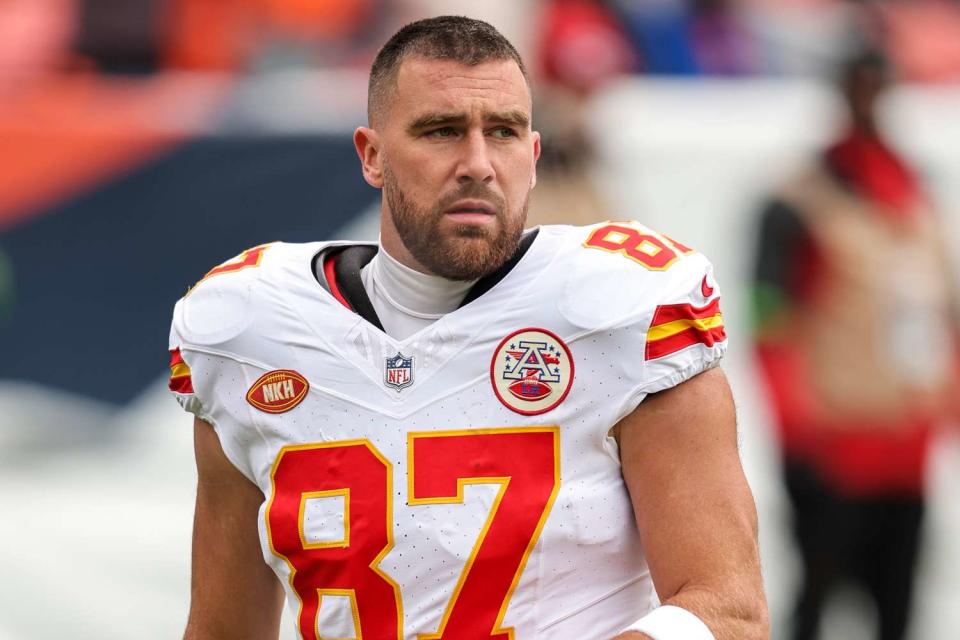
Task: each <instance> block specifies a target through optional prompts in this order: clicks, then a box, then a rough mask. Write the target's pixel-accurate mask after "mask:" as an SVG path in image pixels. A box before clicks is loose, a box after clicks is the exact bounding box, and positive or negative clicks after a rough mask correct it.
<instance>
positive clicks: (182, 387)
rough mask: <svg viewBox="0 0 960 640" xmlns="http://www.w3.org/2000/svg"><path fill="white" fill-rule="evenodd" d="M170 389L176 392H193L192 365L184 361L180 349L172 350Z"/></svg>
mask: <svg viewBox="0 0 960 640" xmlns="http://www.w3.org/2000/svg"><path fill="white" fill-rule="evenodd" d="M169 387H170V391H173V392H175V393H193V379H192V378H191V377H190V367H188V366H187V363H186V362H184V361H183V356H181V355H180V349H173V350H171V351H170V384H169Z"/></svg>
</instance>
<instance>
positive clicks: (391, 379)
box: [383, 351, 413, 393]
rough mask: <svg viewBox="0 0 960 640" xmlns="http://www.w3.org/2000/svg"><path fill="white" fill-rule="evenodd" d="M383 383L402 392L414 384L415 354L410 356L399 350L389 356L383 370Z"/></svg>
mask: <svg viewBox="0 0 960 640" xmlns="http://www.w3.org/2000/svg"><path fill="white" fill-rule="evenodd" d="M383 383H384V384H385V385H387V386H388V387H392V388H394V389H396V390H397V393H400V390H401V389H405V388H406V387H409V386H410V385H412V384H413V356H410V357H409V358H408V357H407V356H405V355H403V354H402V353H400V352H399V351H398V352H397V355H395V356H392V357H390V358H387V359H386V361H385V364H384V370H383Z"/></svg>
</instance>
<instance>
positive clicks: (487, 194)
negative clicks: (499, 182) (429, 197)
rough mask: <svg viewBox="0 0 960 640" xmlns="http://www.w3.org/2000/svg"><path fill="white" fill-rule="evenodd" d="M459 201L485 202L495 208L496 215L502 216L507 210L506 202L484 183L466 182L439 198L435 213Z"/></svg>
mask: <svg viewBox="0 0 960 640" xmlns="http://www.w3.org/2000/svg"><path fill="white" fill-rule="evenodd" d="M459 200H486V201H487V202H489V203H490V204H492V205H493V206H494V207H495V208H496V210H497V214H498V215H503V213H504V211H505V210H506V208H507V202H506V200H504V199H503V197H502V196H500V195H499V194H497V193H496V192H495V191H494V190H493V189H491V188H490V187H488V186H487V185H485V184H484V183H482V182H466V183H464V184H462V185H460V187H458V188H457V189H456V190H454V191H453V192H451V193H449V194H447V195H445V196H443V197H442V198H440V202H439V204H438V205H437V211H438V212H443V211H444V210H446V209H447V207H449V206H450V205H452V204H453V203H454V202H457V201H459Z"/></svg>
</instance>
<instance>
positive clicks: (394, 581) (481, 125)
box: [170, 17, 768, 640]
mask: <svg viewBox="0 0 960 640" xmlns="http://www.w3.org/2000/svg"><path fill="white" fill-rule="evenodd" d="M368 116H369V124H368V126H366V127H360V128H358V129H357V130H356V132H355V134H354V142H355V144H356V148H357V152H358V154H359V157H360V161H361V166H362V171H363V175H364V177H365V179H366V180H367V182H369V183H370V184H371V185H373V186H374V187H377V188H380V189H382V190H383V199H382V207H381V212H382V216H381V236H380V242H379V243H377V244H357V243H349V242H315V243H308V244H282V243H274V244H268V245H262V246H259V247H255V248H253V249H249V250H247V251H245V252H243V253H242V254H240V255H239V256H238V257H237V258H235V259H233V260H231V261H228V262H226V263H224V264H222V265H220V266H218V267H216V268H214V269H213V270H211V271H210V272H209V273H208V274H207V276H206V277H205V278H204V279H203V280H202V281H201V282H200V283H199V284H198V285H197V286H196V287H194V288H193V289H192V290H191V292H190V293H189V294H188V295H187V296H185V297H184V298H183V299H182V300H181V301H180V302H179V303H178V304H177V307H176V309H175V311H174V320H173V327H172V330H171V344H170V346H171V351H172V354H173V355H172V357H173V360H172V365H171V366H172V376H171V389H172V390H173V391H174V393H175V394H176V396H177V398H178V399H179V400H180V402H181V403H182V404H183V406H184V407H185V408H186V409H187V410H188V411H190V412H192V413H193V414H194V415H195V416H196V418H195V423H194V432H195V443H196V459H197V469H198V476H199V478H198V490H197V502H196V517H195V524H194V539H193V576H192V601H191V609H190V617H189V621H188V625H187V632H186V637H187V638H191V639H193V638H203V639H207V638H224V639H226V638H229V639H230V640H236V639H240V638H275V637H276V636H277V633H278V624H279V619H280V611H281V607H282V601H283V600H284V598H285V599H286V603H287V606H288V607H289V609H290V611H291V612H292V614H293V617H294V619H295V622H296V625H297V629H298V632H299V635H300V636H301V637H302V638H306V639H315V638H365V639H367V640H386V639H388V638H389V639H408V640H414V639H418V638H419V639H426V638H444V639H451V640H452V639H457V640H467V639H470V640H476V639H479V638H496V639H498V640H507V639H514V638H515V639H517V640H527V639H533V638H561V639H568V638H578V639H580V638H583V639H587V638H596V639H601V640H609V639H610V638H619V639H621V640H627V639H630V638H654V639H656V640H690V639H692V640H695V639H701V638H702V639H709V638H718V639H724V638H730V639H732V638H736V639H738V640H743V639H748V638H765V637H767V635H768V628H767V614H766V604H765V599H764V594H763V588H762V582H761V577H760V570H759V560H758V551H757V520H756V510H755V506H754V503H753V499H752V496H751V493H750V490H749V488H748V486H747V483H746V481H745V479H744V475H743V472H742V468H741V464H740V459H739V456H738V451H737V436H736V426H735V421H734V409H733V403H732V400H731V395H730V391H729V388H728V385H727V382H726V380H725V378H724V375H723V373H722V371H721V370H720V369H719V368H717V366H716V365H717V364H718V362H719V360H720V358H721V356H722V355H723V352H724V350H725V348H726V344H727V342H726V335H725V333H724V328H723V319H722V315H721V313H720V308H719V297H720V291H719V286H718V285H717V283H716V282H715V281H714V279H713V274H712V269H711V266H710V263H709V262H708V261H707V260H706V258H705V257H704V256H703V255H701V254H700V253H698V252H696V251H694V250H692V249H690V248H688V247H686V246H684V245H682V244H680V243H679V242H676V241H674V240H671V239H670V238H668V237H666V236H664V235H662V234H659V233H657V232H655V231H653V230H651V229H648V228H646V227H644V226H642V225H640V224H638V223H634V222H615V223H613V222H611V223H604V224H599V225H595V226H592V227H584V228H575V227H550V226H547V227H541V228H538V229H533V230H529V231H524V220H525V215H526V211H527V201H528V198H529V196H530V192H531V189H533V187H534V184H535V182H536V170H535V168H536V161H537V158H538V156H539V154H540V138H539V135H538V134H537V133H536V132H535V131H533V130H532V128H531V100H530V88H529V85H528V82H527V77H526V71H525V68H524V65H523V62H522V61H521V59H520V56H519V55H518V54H517V52H516V50H515V49H514V48H513V46H512V45H511V44H510V43H509V42H508V41H507V40H505V39H504V38H503V36H501V35H500V34H499V33H498V32H497V31H496V30H495V29H493V28H492V27H491V26H489V25H487V24H486V23H483V22H479V21H476V20H471V19H467V18H459V17H440V18H434V19H429V20H423V21H420V22H416V23H413V24H410V25H408V26H406V27H404V28H403V29H401V30H400V31H399V32H398V33H397V34H396V35H394V36H393V37H392V38H391V39H390V41H389V42H387V44H386V45H385V46H384V47H383V48H382V49H381V51H380V52H379V54H378V56H377V58H376V60H375V62H374V64H373V67H372V70H371V76H370V87H369V113H368Z"/></svg>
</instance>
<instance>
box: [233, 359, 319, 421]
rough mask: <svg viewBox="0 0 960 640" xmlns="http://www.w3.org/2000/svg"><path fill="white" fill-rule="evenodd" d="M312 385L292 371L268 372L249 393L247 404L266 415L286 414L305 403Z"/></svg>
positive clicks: (278, 370) (255, 383)
mask: <svg viewBox="0 0 960 640" xmlns="http://www.w3.org/2000/svg"><path fill="white" fill-rule="evenodd" d="M309 390H310V383H309V382H307V380H306V378H304V377H303V376H302V375H300V374H299V373H297V372H296V371H293V370H292V369H277V370H276V371H268V372H267V373H265V374H263V375H262V376H260V377H259V378H257V381H256V382H254V383H253V385H252V386H251V387H250V390H249V391H247V402H249V403H250V404H252V405H253V406H254V407H256V408H257V409H260V411H264V412H266V413H284V412H286V411H290V410H291V409H293V408H294V407H295V406H297V405H298V404H300V403H301V402H303V399H304V398H306V397H307V391H309Z"/></svg>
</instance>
